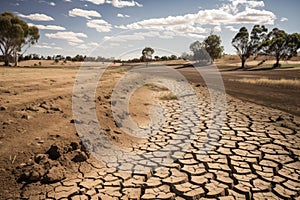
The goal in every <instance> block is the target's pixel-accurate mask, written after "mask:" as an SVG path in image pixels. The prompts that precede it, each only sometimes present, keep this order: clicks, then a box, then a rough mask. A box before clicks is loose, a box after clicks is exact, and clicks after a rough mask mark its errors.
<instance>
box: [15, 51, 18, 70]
mask: <svg viewBox="0 0 300 200" xmlns="http://www.w3.org/2000/svg"><path fill="white" fill-rule="evenodd" d="M14 60H15V67H17V66H18V60H19V56H18V53H17V52H14Z"/></svg>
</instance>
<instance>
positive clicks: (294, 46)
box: [262, 28, 300, 68]
mask: <svg viewBox="0 0 300 200" xmlns="http://www.w3.org/2000/svg"><path fill="white" fill-rule="evenodd" d="M299 48H300V34H299V33H293V34H288V33H286V32H285V31H284V30H280V29H278V28H274V29H273V30H272V31H271V32H269V33H268V35H267V37H266V39H265V40H264V41H263V43H262V49H263V51H264V53H266V54H268V55H271V56H274V57H275V58H276V63H275V64H274V68H278V67H280V63H279V61H280V60H281V59H289V58H291V57H292V56H294V55H297V51H298V49H299Z"/></svg>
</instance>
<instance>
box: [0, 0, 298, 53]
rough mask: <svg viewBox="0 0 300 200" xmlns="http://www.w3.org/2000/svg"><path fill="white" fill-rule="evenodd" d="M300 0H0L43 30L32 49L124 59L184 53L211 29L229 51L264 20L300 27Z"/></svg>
mask: <svg viewBox="0 0 300 200" xmlns="http://www.w3.org/2000/svg"><path fill="white" fill-rule="evenodd" d="M299 7H300V1H299V0H50V1H49V0H1V1H0V12H1V13H2V12H4V11H10V12H13V13H14V14H16V15H18V16H19V17H20V18H22V19H24V20H25V21H26V22H28V23H30V25H36V26H37V27H38V28H39V29H40V35H41V37H40V40H39V42H38V43H37V44H36V45H34V46H32V47H31V48H30V49H29V50H28V51H27V53H37V54H39V55H44V56H47V55H56V54H62V55H65V56H67V55H70V56H74V55H76V54H84V55H87V56H104V57H115V58H121V59H127V58H133V57H139V56H140V55H141V50H142V49H143V48H144V47H146V46H150V47H152V48H154V49H155V55H158V56H162V55H171V54H175V55H178V56H180V55H181V54H182V53H183V52H189V45H190V44H191V43H192V42H193V41H196V40H199V41H202V40H203V39H204V38H205V37H206V36H208V35H209V34H210V33H211V32H213V33H214V34H217V35H220V36H221V39H222V45H223V46H224V47H225V52H226V53H235V51H234V49H233V47H232V46H231V40H232V38H233V37H234V35H235V34H236V33H237V31H238V29H239V28H240V27H242V26H246V27H247V28H248V29H251V28H252V26H253V25H254V24H264V25H266V26H267V27H268V28H269V30H270V29H272V28H274V27H278V28H281V29H284V30H285V31H286V32H288V33H293V32H300V22H299V17H300V16H299V14H298V13H299V11H298V9H299Z"/></svg>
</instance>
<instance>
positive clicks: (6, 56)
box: [4, 55, 9, 66]
mask: <svg viewBox="0 0 300 200" xmlns="http://www.w3.org/2000/svg"><path fill="white" fill-rule="evenodd" d="M4 66H9V56H8V55H4Z"/></svg>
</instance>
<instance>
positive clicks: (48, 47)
mask: <svg viewBox="0 0 300 200" xmlns="http://www.w3.org/2000/svg"><path fill="white" fill-rule="evenodd" d="M34 47H35V48H39V49H55V50H62V48H61V47H53V46H48V45H34Z"/></svg>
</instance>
